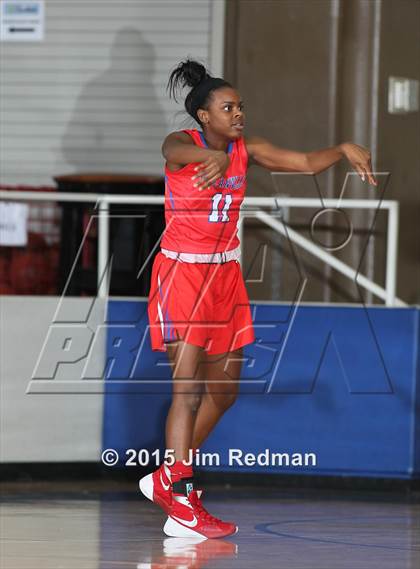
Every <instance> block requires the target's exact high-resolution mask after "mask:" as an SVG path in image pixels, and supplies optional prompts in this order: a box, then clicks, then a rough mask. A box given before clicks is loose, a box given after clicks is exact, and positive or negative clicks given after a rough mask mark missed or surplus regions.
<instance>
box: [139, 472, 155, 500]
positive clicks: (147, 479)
mask: <svg viewBox="0 0 420 569" xmlns="http://www.w3.org/2000/svg"><path fill="white" fill-rule="evenodd" d="M139 488H140V492H141V493H142V494H143V495H144V496H146V498H147V499H148V500H150V501H151V502H153V474H148V475H147V476H143V478H140V480H139Z"/></svg>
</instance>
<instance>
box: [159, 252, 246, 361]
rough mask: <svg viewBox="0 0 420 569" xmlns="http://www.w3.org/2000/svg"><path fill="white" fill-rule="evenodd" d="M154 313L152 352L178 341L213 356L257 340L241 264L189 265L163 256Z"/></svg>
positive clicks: (160, 254)
mask: <svg viewBox="0 0 420 569" xmlns="http://www.w3.org/2000/svg"><path fill="white" fill-rule="evenodd" d="M148 315H149V325H150V338H151V344H152V350H159V351H163V352H164V351H166V346H165V343H167V342H171V341H174V340H177V339H180V340H183V341H184V342H186V343H188V344H194V345H196V346H201V347H202V348H204V349H205V351H206V353H207V354H222V353H225V352H231V351H233V350H236V349H238V348H240V347H241V346H244V345H246V344H251V343H252V342H253V341H254V340H255V336H254V328H253V325H252V317H251V310H250V307H249V300H248V294H247V291H246V288H245V283H244V280H243V277H242V271H241V266H240V264H239V262H238V261H229V262H227V263H220V264H219V263H186V262H180V261H176V260H175V259H169V258H168V257H165V255H164V254H163V253H161V252H159V253H158V254H157V255H156V257H155V260H154V263H153V269H152V281H151V287H150V295H149V304H148Z"/></svg>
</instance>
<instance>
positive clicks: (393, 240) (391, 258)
mask: <svg viewBox="0 0 420 569" xmlns="http://www.w3.org/2000/svg"><path fill="white" fill-rule="evenodd" d="M397 257H398V202H392V203H390V204H389V209H388V235H387V247H386V277H385V290H386V299H385V303H386V305H387V306H394V304H395V295H396V292H397V291H396V288H397Z"/></svg>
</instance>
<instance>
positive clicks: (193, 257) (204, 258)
mask: <svg viewBox="0 0 420 569" xmlns="http://www.w3.org/2000/svg"><path fill="white" fill-rule="evenodd" d="M161 251H162V253H163V254H164V255H165V257H169V259H175V260H176V261H181V263H227V262H228V261H239V259H240V258H241V248H240V247H237V248H236V249H232V250H231V251H224V252H222V253H178V252H177V251H169V250H168V249H161Z"/></svg>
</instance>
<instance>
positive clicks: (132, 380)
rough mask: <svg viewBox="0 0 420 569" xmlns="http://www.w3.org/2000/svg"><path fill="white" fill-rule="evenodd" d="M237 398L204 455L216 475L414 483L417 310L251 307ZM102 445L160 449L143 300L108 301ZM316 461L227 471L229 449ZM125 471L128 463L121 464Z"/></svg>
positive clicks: (161, 392)
mask: <svg viewBox="0 0 420 569" xmlns="http://www.w3.org/2000/svg"><path fill="white" fill-rule="evenodd" d="M251 306H252V310H253V317H254V325H255V332H256V337H257V339H256V342H255V343H254V344H253V345H251V346H247V347H246V349H245V358H246V361H245V362H244V364H243V373H242V379H241V396H240V397H239V398H238V400H237V402H236V403H235V405H234V406H233V407H232V408H231V409H230V410H229V411H228V412H227V413H226V414H225V416H224V417H223V418H222V420H221V421H220V423H219V424H218V425H217V427H216V429H215V430H214V432H213V433H212V435H211V436H210V438H209V439H208V441H207V442H206V444H205V445H203V447H202V449H201V452H217V453H218V454H219V456H220V458H221V464H220V466H213V467H212V468H213V469H215V470H221V471H242V472H282V473H287V474H292V473H293V474H309V475H310V474H316V475H320V474H325V475H350V476H367V477H369V476H372V477H392V478H414V477H419V476H420V377H419V374H420V370H419V368H420V355H419V318H420V310H419V309H416V308H401V309H400V308H392V309H390V308H384V307H368V308H366V307H360V306H354V307H353V306H337V305H335V306H328V305H308V304H305V305H300V306H299V307H296V306H294V305H285V304H266V303H264V304H258V303H253V304H252V305H251ZM105 365H106V369H107V376H108V380H107V383H106V395H105V405H104V421H103V447H104V448H114V449H116V450H118V452H119V454H120V464H121V465H123V463H124V461H125V459H126V456H125V452H126V450H127V449H131V448H133V449H141V448H147V449H149V450H150V451H152V450H154V449H156V448H163V447H164V421H165V416H166V413H167V410H168V407H169V404H170V392H171V379H170V370H169V367H168V362H167V357H166V354H164V353H159V352H152V351H151V348H150V341H149V334H148V330H147V312H146V303H145V302H144V301H143V302H138V301H137V302H134V301H110V303H109V311H108V339H107V361H106V364H105ZM229 448H240V449H242V450H243V451H244V452H251V453H254V454H258V453H260V452H262V451H264V450H265V449H270V450H271V451H272V452H283V453H289V454H290V455H292V454H293V453H307V452H311V453H315V454H316V456H317V465H316V467H292V466H289V467H285V466H283V467H274V468H273V467H262V466H253V467H252V466H242V467H241V466H237V465H235V466H231V465H228V461H227V457H228V449H229ZM127 468H128V467H127Z"/></svg>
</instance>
